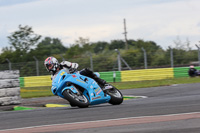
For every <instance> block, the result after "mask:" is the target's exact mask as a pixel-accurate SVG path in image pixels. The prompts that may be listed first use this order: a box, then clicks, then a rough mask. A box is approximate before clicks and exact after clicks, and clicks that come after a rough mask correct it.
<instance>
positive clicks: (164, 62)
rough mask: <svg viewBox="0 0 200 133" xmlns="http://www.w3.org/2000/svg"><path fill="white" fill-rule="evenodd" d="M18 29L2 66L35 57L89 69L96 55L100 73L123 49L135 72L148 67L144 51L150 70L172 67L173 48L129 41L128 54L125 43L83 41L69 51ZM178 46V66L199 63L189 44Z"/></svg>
mask: <svg viewBox="0 0 200 133" xmlns="http://www.w3.org/2000/svg"><path fill="white" fill-rule="evenodd" d="M18 28H19V29H18V30H17V31H15V32H12V33H11V34H10V35H9V36H8V41H9V44H10V45H9V46H8V47H4V48H3V49H2V53H1V54H0V63H1V64H5V63H8V62H7V59H9V61H10V62H12V63H19V62H31V61H34V59H33V56H34V57H36V58H37V59H38V60H39V61H44V59H46V58H47V57H48V56H55V57H56V58H57V59H58V60H59V61H61V60H63V59H65V60H69V61H73V62H77V63H79V64H81V65H83V66H84V67H87V66H85V65H84V62H86V58H87V61H88V57H89V56H91V55H92V56H93V60H95V61H96V65H95V69H96V71H101V70H102V68H103V67H113V65H115V62H116V56H117V53H116V52H115V49H119V50H120V53H121V56H122V58H123V59H124V60H125V61H126V62H127V63H128V64H129V66H131V67H132V68H133V69H134V68H140V67H142V66H144V56H143V52H142V50H141V49H142V48H144V49H145V50H146V52H147V61H148V66H150V67H154V66H170V47H169V48H167V49H163V48H162V47H161V46H159V45H157V44H156V43H155V42H154V41H145V40H143V39H138V40H134V39H129V40H127V43H128V50H125V42H124V40H117V39H116V40H111V41H110V42H106V41H98V42H90V40H89V38H83V37H79V38H78V39H77V40H76V41H75V42H74V44H70V46H69V47H65V46H64V45H63V43H62V41H61V40H60V39H59V38H51V37H42V36H41V35H38V34H36V33H34V31H33V29H32V27H30V26H27V25H26V26H21V25H19V27H18ZM174 44H175V47H174V48H172V49H173V54H174V64H175V65H189V63H190V62H191V61H197V60H198V51H197V50H191V48H190V42H189V41H188V40H186V42H182V41H181V40H180V39H179V38H177V39H176V40H175V41H174ZM103 57H105V58H103ZM84 58H85V60H84ZM101 62H104V64H101ZM98 63H99V64H98ZM87 65H88V64H87ZM88 67H89V66H88Z"/></svg>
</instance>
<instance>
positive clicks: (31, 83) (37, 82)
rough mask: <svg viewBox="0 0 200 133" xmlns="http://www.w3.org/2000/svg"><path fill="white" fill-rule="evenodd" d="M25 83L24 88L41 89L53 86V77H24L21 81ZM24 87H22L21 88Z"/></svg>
mask: <svg viewBox="0 0 200 133" xmlns="http://www.w3.org/2000/svg"><path fill="white" fill-rule="evenodd" d="M20 81H23V83H20V85H23V87H40V86H51V83H52V81H51V76H49V75H48V76H31V77H23V78H21V79H20ZM21 87H22V86H21Z"/></svg>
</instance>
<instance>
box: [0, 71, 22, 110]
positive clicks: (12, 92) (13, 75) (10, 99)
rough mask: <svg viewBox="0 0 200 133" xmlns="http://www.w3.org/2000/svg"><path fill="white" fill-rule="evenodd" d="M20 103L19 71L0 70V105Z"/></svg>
mask: <svg viewBox="0 0 200 133" xmlns="http://www.w3.org/2000/svg"><path fill="white" fill-rule="evenodd" d="M20 103H21V97H20V81H19V71H18V70H6V71H0V106H2V105H12V104H20Z"/></svg>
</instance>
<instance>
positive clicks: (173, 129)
mask: <svg viewBox="0 0 200 133" xmlns="http://www.w3.org/2000/svg"><path fill="white" fill-rule="evenodd" d="M122 93H123V94H124V95H135V96H147V97H148V98H140V99H132V100H125V101H124V102H123V104H121V105H116V106H113V105H110V104H101V105H96V106H90V107H89V108H83V109H80V108H71V107H67V108H66V107H61V108H45V109H36V110H25V111H4V112H0V133H8V132H10V133H12V132H13V133H14V132H26V133H28V132H46V133H65V132H68V133H69V132H70V133H77V132H81V133H90V132H95V133H199V132H200V83H196V84H180V85H172V86H163V87H152V88H141V89H130V90H122Z"/></svg>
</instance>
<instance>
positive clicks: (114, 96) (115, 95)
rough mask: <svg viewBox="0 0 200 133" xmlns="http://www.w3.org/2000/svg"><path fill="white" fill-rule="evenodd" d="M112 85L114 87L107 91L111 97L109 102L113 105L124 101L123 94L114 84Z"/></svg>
mask: <svg viewBox="0 0 200 133" xmlns="http://www.w3.org/2000/svg"><path fill="white" fill-rule="evenodd" d="M112 87H113V88H111V89H109V90H106V93H107V94H108V95H110V97H111V99H110V101H109V103H110V104H113V105H119V104H121V103H122V102H123V95H122V93H121V92H120V91H119V90H118V89H117V88H115V87H114V86H112Z"/></svg>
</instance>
